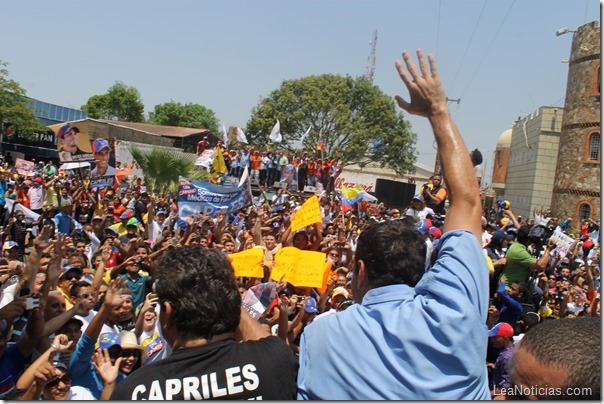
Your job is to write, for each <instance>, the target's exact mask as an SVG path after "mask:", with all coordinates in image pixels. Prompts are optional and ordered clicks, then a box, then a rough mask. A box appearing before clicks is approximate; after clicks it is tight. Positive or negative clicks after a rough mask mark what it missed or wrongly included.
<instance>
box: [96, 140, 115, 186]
mask: <svg viewBox="0 0 604 404" xmlns="http://www.w3.org/2000/svg"><path fill="white" fill-rule="evenodd" d="M114 144H115V142H114V141H112V140H107V139H103V138H97V139H94V140H93V141H92V142H91V149H92V153H93V156H94V161H93V162H91V165H90V186H89V188H90V189H92V188H107V187H111V188H113V187H114V186H115V185H116V181H117V180H116V174H117V170H116V169H115V147H114V146H113V145H114Z"/></svg>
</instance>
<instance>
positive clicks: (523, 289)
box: [512, 281, 528, 296]
mask: <svg viewBox="0 0 604 404" xmlns="http://www.w3.org/2000/svg"><path fill="white" fill-rule="evenodd" d="M512 285H518V293H520V294H522V295H523V296H524V295H526V292H527V290H528V288H527V286H526V283H524V282H519V281H514V282H512Z"/></svg>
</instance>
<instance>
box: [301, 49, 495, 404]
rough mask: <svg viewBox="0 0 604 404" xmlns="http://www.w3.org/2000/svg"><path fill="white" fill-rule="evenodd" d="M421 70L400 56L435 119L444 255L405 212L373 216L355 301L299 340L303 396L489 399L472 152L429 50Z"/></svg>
mask: <svg viewBox="0 0 604 404" xmlns="http://www.w3.org/2000/svg"><path fill="white" fill-rule="evenodd" d="M417 55H418V59H419V62H420V63H419V71H418V70H416V68H415V65H414V63H413V62H412V61H411V57H410V56H409V54H408V53H407V52H404V53H403V58H404V60H405V63H406V65H407V69H408V72H407V70H405V68H404V67H403V65H402V64H401V63H400V62H398V61H397V63H396V65H397V69H398V72H399V74H400V76H401V78H402V80H403V82H404V83H405V85H406V86H407V88H408V90H409V94H410V102H407V101H405V100H403V99H402V98H401V97H399V96H397V97H396V100H397V102H398V105H399V106H400V107H401V108H403V109H405V110H406V111H407V112H409V113H411V114H415V115H420V116H425V117H427V118H428V120H429V121H430V124H431V125H432V129H433V131H434V135H435V138H436V142H437V145H438V150H439V157H440V161H441V164H442V170H443V174H444V176H445V180H446V183H447V188H448V192H449V196H450V206H449V209H448V211H447V218H446V221H445V224H444V234H443V236H442V238H441V242H440V250H439V254H438V259H437V260H436V262H435V264H434V265H433V266H432V268H430V269H429V270H428V272H426V273H424V260H425V253H426V245H425V243H424V240H423V238H422V237H421V236H420V235H419V234H417V233H416V232H415V231H414V228H413V226H412V225H411V224H409V223H407V222H406V221H403V220H395V221H386V222H383V223H379V224H374V225H372V226H370V227H369V228H367V229H366V230H364V231H363V232H362V233H361V235H360V236H359V239H358V245H357V250H356V254H355V258H354V262H353V265H352V266H353V277H352V281H351V283H352V285H351V286H352V291H353V297H354V299H355V301H356V302H358V303H360V304H355V305H352V306H351V307H349V308H348V309H346V310H345V311H342V312H340V313H337V314H334V315H331V316H329V317H326V318H325V319H323V320H321V321H315V322H313V323H312V324H311V325H309V326H308V327H307V328H306V329H305V331H304V333H303V335H302V339H301V343H300V369H299V373H298V398H299V399H321V400H376V399H391V400H461V399H476V400H488V399H490V394H489V387H488V379H487V369H486V367H485V362H484V359H485V353H486V349H487V339H488V337H487V334H488V330H487V327H486V325H485V323H486V318H487V303H488V292H489V285H488V278H489V271H488V268H487V263H486V259H485V257H484V254H483V252H482V249H481V243H480V240H481V221H480V216H481V210H482V207H481V201H480V197H479V193H478V183H477V181H476V177H475V176H474V169H473V166H472V162H471V161H470V157H469V153H468V151H467V149H466V147H465V145H464V143H463V140H462V138H461V136H460V134H459V132H458V130H457V128H456V127H455V124H454V123H453V121H452V119H451V116H450V114H449V111H448V108H447V101H446V96H445V90H444V88H443V86H442V84H441V82H440V78H439V77H438V73H437V71H436V63H435V61H434V59H433V58H432V57H429V62H430V70H431V71H430V72H429V71H428V65H427V62H426V60H425V58H424V55H423V53H422V52H421V51H420V50H418V52H417Z"/></svg>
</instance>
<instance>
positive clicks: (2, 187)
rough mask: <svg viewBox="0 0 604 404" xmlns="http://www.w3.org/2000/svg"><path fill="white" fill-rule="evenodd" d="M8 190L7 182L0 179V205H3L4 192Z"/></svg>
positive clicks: (4, 202) (4, 201)
mask: <svg viewBox="0 0 604 404" xmlns="http://www.w3.org/2000/svg"><path fill="white" fill-rule="evenodd" d="M7 190H8V182H6V181H0V205H5V204H6V200H5V199H4V194H5V193H6V191H7Z"/></svg>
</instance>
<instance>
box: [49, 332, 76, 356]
mask: <svg viewBox="0 0 604 404" xmlns="http://www.w3.org/2000/svg"><path fill="white" fill-rule="evenodd" d="M52 344H53V345H54V346H55V348H56V350H57V352H65V351H67V350H68V349H69V347H70V346H71V345H72V344H73V341H70V340H69V339H68V338H67V335H65V334H59V335H57V336H56V337H55V338H54V339H53V340H52Z"/></svg>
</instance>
